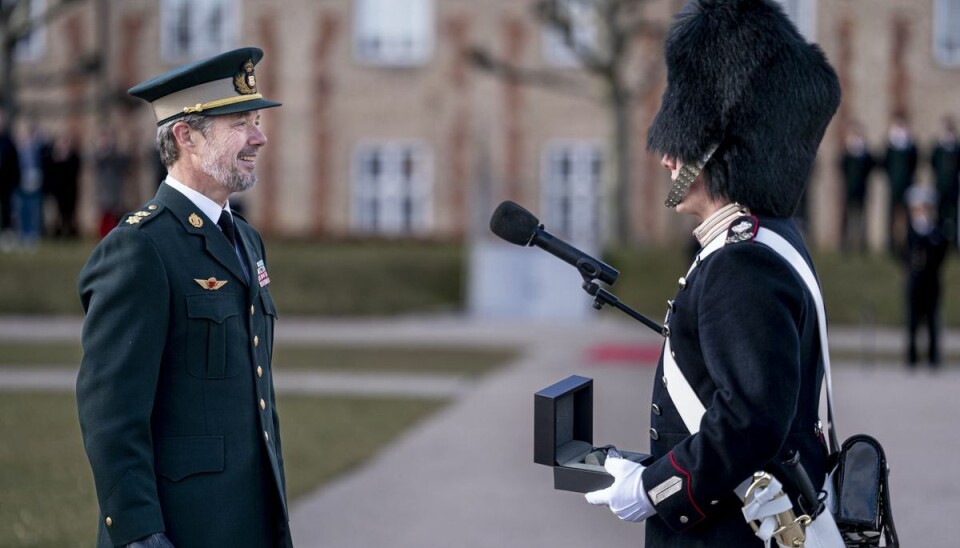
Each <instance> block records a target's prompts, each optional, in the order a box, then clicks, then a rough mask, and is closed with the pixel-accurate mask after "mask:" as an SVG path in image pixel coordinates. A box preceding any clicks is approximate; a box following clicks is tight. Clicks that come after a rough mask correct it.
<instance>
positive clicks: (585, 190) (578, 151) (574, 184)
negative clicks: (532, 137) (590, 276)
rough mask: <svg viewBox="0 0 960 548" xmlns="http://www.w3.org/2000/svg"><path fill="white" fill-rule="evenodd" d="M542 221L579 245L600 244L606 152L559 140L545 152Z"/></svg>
mask: <svg viewBox="0 0 960 548" xmlns="http://www.w3.org/2000/svg"><path fill="white" fill-rule="evenodd" d="M541 178H542V182H543V222H544V225H545V226H547V227H549V230H550V232H551V233H553V234H555V235H557V236H558V237H560V238H563V239H567V240H570V241H572V242H578V243H580V244H598V243H600V235H601V231H600V208H601V206H602V204H603V149H602V148H601V147H600V145H599V144H597V143H595V142H587V141H556V142H553V143H548V144H547V146H546V147H545V149H544V153H543V162H542V170H541Z"/></svg>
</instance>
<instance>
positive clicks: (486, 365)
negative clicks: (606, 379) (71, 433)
mask: <svg viewBox="0 0 960 548" xmlns="http://www.w3.org/2000/svg"><path fill="white" fill-rule="evenodd" d="M82 355H83V351H82V349H81V348H80V343H71V342H43V343H33V342H12V341H2V340H0V367H2V366H10V365H15V366H31V365H46V366H61V367H72V368H75V367H78V366H79V364H80V359H81V357H82ZM515 355H516V352H515V351H514V350H511V349H508V348H470V347H456V348H450V347H432V346H390V345H383V346H381V345H377V346H340V345H308V344H284V343H278V344H277V347H276V349H275V350H274V358H273V363H274V365H275V367H277V368H278V369H281V370H286V369H296V370H311V371H337V372H349V373H377V372H396V373H434V374H451V375H464V376H468V377H477V376H480V375H483V374H485V373H488V372H490V371H491V370H493V369H495V368H497V367H500V366H501V365H503V364H504V363H506V362H508V361H509V360H511V359H512V358H513V357H514V356H515Z"/></svg>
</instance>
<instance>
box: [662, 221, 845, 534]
mask: <svg viewBox="0 0 960 548" xmlns="http://www.w3.org/2000/svg"><path fill="white" fill-rule="evenodd" d="M759 223H760V226H762V227H765V228H767V229H770V230H773V231H774V232H776V233H777V234H779V235H781V236H782V237H784V238H785V239H786V240H787V241H788V242H790V244H791V245H793V246H794V247H795V248H797V249H798V250H799V251H800V253H801V254H802V255H803V257H804V258H805V259H806V260H807V262H808V263H809V262H810V258H809V254H808V253H807V251H806V247H805V245H804V243H803V239H802V237H801V236H800V233H799V232H798V231H797V228H796V226H795V225H794V223H793V222H792V221H790V220H785V219H773V218H765V217H761V218H760V219H759ZM725 236H726V235H725V234H724V233H721V234H720V235H719V236H718V237H720V238H724V237H725ZM668 323H669V327H670V331H671V335H670V344H671V346H672V348H673V352H674V354H675V357H676V362H677V364H678V365H679V367H680V370H681V371H682V373H683V375H684V378H686V379H687V380H688V381H689V383H690V385H691V386H692V387H693V388H694V390H695V391H696V393H697V395H698V397H699V399H700V401H701V402H703V403H704V405H705V407H706V414H705V415H704V417H703V419H702V421H701V426H700V431H699V433H697V434H695V435H690V434H689V433H688V431H687V429H686V427H685V426H684V423H683V421H682V419H681V418H680V415H679V414H678V412H677V409H676V407H675V406H674V404H673V402H672V401H671V399H670V395H669V393H668V392H667V389H666V387H665V386H664V384H663V381H662V380H661V379H663V358H662V357H661V360H660V364H659V365H658V367H657V383H656V385H655V387H654V390H653V405H654V407H653V410H652V411H651V415H650V424H651V431H650V434H651V452H652V453H653V456H654V457H655V458H656V461H655V462H654V463H653V464H652V465H651V466H650V467H648V468H647V469H646V470H645V471H644V473H643V484H644V489H646V490H647V491H648V492H649V491H650V490H652V489H654V488H655V487H657V486H659V485H663V484H665V482H671V481H672V482H676V481H677V479H679V481H680V482H681V483H680V488H679V490H676V489H671V491H675V492H674V494H672V495H669V496H667V497H666V498H663V499H662V500H660V501H653V500H652V501H651V502H654V503H655V507H656V509H657V515H656V516H654V517H651V518H650V519H648V520H647V527H646V545H647V546H648V547H653V546H655V547H701V546H702V547H711V548H716V547H749V546H762V542H761V541H760V540H759V539H757V538H756V537H755V536H754V535H753V530H752V529H751V528H750V526H749V525H748V524H747V523H746V522H745V521H744V518H743V515H742V514H741V512H740V509H741V507H742V503H741V502H740V501H739V500H738V499H737V498H736V496H735V495H734V494H733V489H734V488H735V487H736V486H737V485H738V484H739V483H740V482H742V481H743V480H745V479H746V478H748V477H749V476H750V475H751V474H753V472H755V471H757V470H760V469H764V468H765V467H768V465H769V463H770V462H771V461H773V460H775V459H781V460H782V459H784V458H786V455H787V453H789V452H790V451H799V452H800V458H801V463H802V464H803V465H804V467H805V468H806V470H807V472H808V473H809V475H810V477H811V479H812V480H813V482H814V484H815V485H820V484H822V482H823V477H824V468H825V458H826V446H825V444H824V443H823V438H822V436H821V435H820V434H819V431H818V426H817V423H818V417H817V414H818V413H817V409H818V404H819V395H820V381H821V379H822V376H823V368H822V360H821V352H820V340H819V333H818V329H817V317H816V308H815V306H814V301H813V299H812V297H811V296H810V294H809V293H808V291H807V289H806V287H805V286H804V285H803V281H802V280H801V279H800V277H799V276H798V275H797V274H796V273H795V271H794V270H793V268H792V267H791V266H790V265H789V264H788V263H787V262H786V261H785V260H784V259H782V258H781V257H780V256H779V255H777V254H776V253H775V252H774V251H773V250H771V249H770V248H768V247H766V246H765V245H763V244H760V243H758V242H755V241H753V240H747V241H742V242H738V243H730V244H727V245H726V246H724V247H723V248H722V249H720V250H718V251H716V252H715V253H713V254H712V255H710V256H709V257H707V258H706V259H705V260H703V261H702V263H701V264H700V265H699V266H698V267H697V268H695V269H694V271H693V272H692V273H691V274H690V276H689V277H688V278H687V279H686V285H685V287H683V288H681V289H680V290H679V291H678V292H677V295H676V298H675V299H674V305H673V311H672V313H671V314H670V316H669V321H668ZM666 485H669V484H666Z"/></svg>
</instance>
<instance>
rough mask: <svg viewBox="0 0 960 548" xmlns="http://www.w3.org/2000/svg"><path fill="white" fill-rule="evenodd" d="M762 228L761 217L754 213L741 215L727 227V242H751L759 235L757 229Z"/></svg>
mask: <svg viewBox="0 0 960 548" xmlns="http://www.w3.org/2000/svg"><path fill="white" fill-rule="evenodd" d="M759 228H760V219H757V217H756V216H754V215H747V216H745V217H740V218H738V219H736V220H734V221H733V222H732V223H730V228H729V229H727V243H728V244H735V243H738V242H750V241H753V239H754V238H756V237H757V230H758V229H759Z"/></svg>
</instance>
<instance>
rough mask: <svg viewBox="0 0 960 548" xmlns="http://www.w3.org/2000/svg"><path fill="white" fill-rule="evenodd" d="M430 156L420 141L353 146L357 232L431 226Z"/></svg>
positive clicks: (388, 232)
mask: <svg viewBox="0 0 960 548" xmlns="http://www.w3.org/2000/svg"><path fill="white" fill-rule="evenodd" d="M432 177H433V168H432V157H431V155H430V151H429V149H428V148H427V147H426V146H425V145H422V144H420V143H410V142H376V143H364V144H361V145H358V146H357V148H356V150H355V151H354V155H353V184H352V188H353V215H352V224H353V228H354V230H355V231H356V232H359V233H363V234H379V235H388V236H389V235H395V236H400V235H416V234H422V233H425V232H426V231H428V230H429V229H430V228H431V227H432V225H433V195H432V186H433V185H432Z"/></svg>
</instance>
